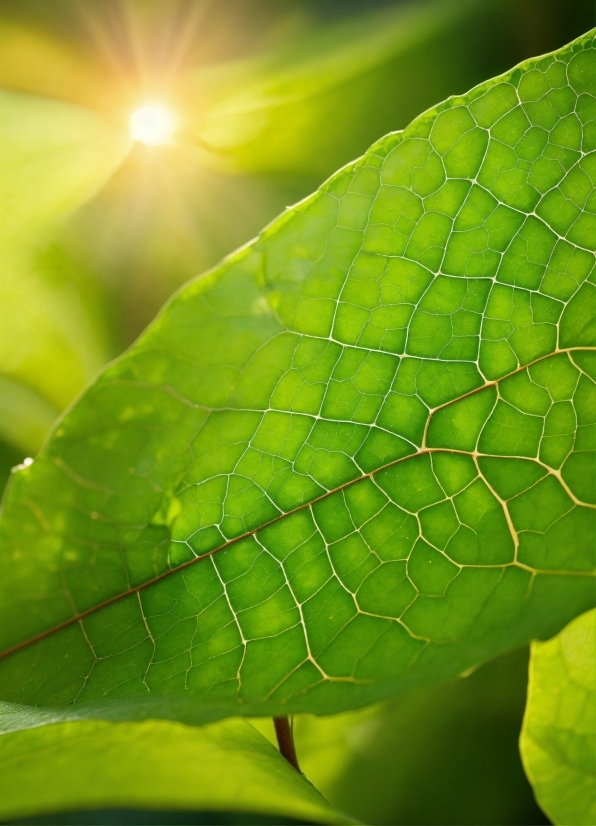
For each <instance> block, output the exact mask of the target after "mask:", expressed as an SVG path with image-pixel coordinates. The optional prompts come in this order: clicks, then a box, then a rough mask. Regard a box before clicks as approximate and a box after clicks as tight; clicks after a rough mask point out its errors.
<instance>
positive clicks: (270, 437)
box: [0, 33, 596, 714]
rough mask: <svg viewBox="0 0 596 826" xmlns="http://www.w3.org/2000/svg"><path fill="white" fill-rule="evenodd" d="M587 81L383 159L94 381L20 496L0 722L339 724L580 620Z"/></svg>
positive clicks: (582, 69) (577, 77)
mask: <svg viewBox="0 0 596 826" xmlns="http://www.w3.org/2000/svg"><path fill="white" fill-rule="evenodd" d="M595 56H596V49H595V48H594V34H593V33H589V34H587V35H585V36H583V37H582V38H580V39H579V40H577V41H575V42H574V43H572V44H571V45H570V46H568V47H566V48H564V49H562V50H560V51H559V52H557V53H555V54H554V55H552V56H547V57H546V58H540V59H537V60H532V61H528V62H527V63H525V64H522V66H520V67H518V68H516V69H514V70H513V71H512V72H510V73H509V74H507V75H504V76H503V77H501V78H497V79H495V80H492V81H489V82H488V83H485V84H483V85H482V86H480V87H477V88H476V89H474V90H473V91H472V92H470V93H469V94H467V95H466V96H464V97H461V98H451V99H450V100H448V101H447V102H446V103H444V104H442V105H441V106H439V107H438V108H437V109H435V110H431V111H430V112H428V113H426V114H424V115H422V116H421V117H420V118H418V119H417V120H416V121H414V122H413V123H412V125H411V126H410V127H409V128H408V129H406V130H405V131H404V132H403V133H399V134H393V135H389V136H387V137H386V138H383V139H382V140H381V141H379V142H378V143H377V144H375V145H374V146H373V147H372V149H371V150H370V151H369V152H368V153H367V154H366V155H365V156H364V157H363V158H361V159H360V160H359V161H357V162H355V163H354V164H352V165H350V166H348V167H346V168H344V169H343V170H341V171H340V172H339V173H338V174H337V175H336V176H335V177H333V178H332V179H331V180H330V181H328V182H327V183H326V184H325V185H324V186H323V187H322V188H321V190H319V192H317V193H315V195H313V196H312V197H311V198H309V199H307V200H305V201H303V202H302V203H300V204H298V205H297V206H296V207H295V208H293V209H292V210H289V211H288V212H286V213H285V214H284V215H283V216H282V217H281V218H280V219H279V220H277V221H276V222H275V223H274V224H272V225H271V226H270V227H268V228H267V229H266V230H265V231H264V232H263V233H262V234H261V236H260V237H259V238H258V239H257V240H256V241H255V242H254V243H252V244H251V245H249V246H247V247H245V248H244V249H243V250H241V251H240V252H238V253H237V254H236V255H234V256H232V257H231V258H229V259H228V260H227V261H225V262H224V263H223V264H222V265H221V266H220V267H219V268H217V269H216V270H214V271H213V272H211V273H210V274H208V275H206V276H204V277H203V278H201V279H198V280H197V281H195V282H194V283H191V284H190V285H189V286H188V287H186V288H185V289H184V290H183V291H182V292H181V293H180V294H179V295H178V296H177V297H176V298H175V299H174V300H173V301H172V303H171V304H169V305H168V306H167V307H166V308H165V309H164V311H163V312H162V313H161V315H160V316H159V317H158V319H157V321H156V322H155V323H154V324H153V325H152V326H151V327H150V328H149V329H148V330H147V332H146V333H145V334H144V335H143V336H142V337H141V339H140V340H139V341H138V342H137V344H136V345H135V346H134V347H133V348H131V350H130V351H129V352H128V353H127V354H126V355H125V356H123V357H122V358H121V359H120V360H119V361H117V362H116V363H114V364H113V365H112V366H110V367H109V368H108V369H107V370H106V371H105V372H104V373H103V375H102V376H101V377H100V378H99V379H98V380H97V381H96V382H95V384H94V385H93V386H92V387H91V388H90V389H89V390H88V391H87V393H86V394H85V395H84V396H83V397H82V398H81V399H80V400H79V402H78V403H77V404H76V405H75V406H74V407H73V408H72V410H71V411H70V412H69V413H68V415H67V416H66V417H65V418H64V419H63V421H62V422H61V423H60V425H59V427H58V428H57V430H56V431H55V433H54V435H53V438H52V439H51V440H50V442H49V443H48V444H47V445H46V447H45V448H44V450H43V451H42V453H41V454H40V456H39V458H38V459H37V460H36V461H35V462H34V463H33V464H31V465H29V466H28V467H26V468H24V469H23V470H21V471H19V472H18V473H16V474H14V475H13V478H12V482H11V486H10V490H9V494H8V497H7V499H6V502H5V507H4V512H3V517H2V523H1V527H0V530H1V539H2V554H1V556H0V566H1V577H0V582H1V586H0V587H1V588H2V596H1V600H0V628H1V632H0V633H1V634H2V639H1V645H2V650H3V651H4V655H3V659H2V662H1V664H0V683H1V686H2V687H1V691H2V699H5V700H7V701H11V702H18V703H29V704H46V705H54V706H59V705H61V704H66V703H75V702H76V703H91V702H99V701H105V700H107V699H109V698H117V697H120V698H127V697H128V698H135V697H138V698H140V699H141V700H142V699H143V698H149V699H150V700H151V701H152V702H153V701H156V700H159V699H160V698H162V697H164V698H165V697H168V696H173V697H175V698H179V700H180V702H181V703H182V704H184V703H185V702H187V703H191V702H192V698H193V696H196V697H204V698H206V699H207V700H208V701H210V702H218V703H225V702H228V703H229V704H230V705H229V708H230V713H242V712H243V711H244V709H245V708H246V707H247V706H248V705H250V706H251V708H252V709H253V711H252V713H253V714H254V708H255V707H256V708H259V707H260V708H261V710H262V712H261V713H270V711H271V709H272V708H275V707H277V708H278V709H286V710H290V711H301V710H302V711H314V712H317V713H329V712H332V711H338V710H341V709H347V708H351V707H355V706H358V705H364V704H366V703H370V702H373V701H375V700H379V699H382V698H383V697H386V696H389V695H390V694H393V693H395V692H399V691H403V690H405V689H407V688H409V687H412V686H414V685H418V684H423V683H429V682H434V681H437V680H439V679H444V678H448V677H453V676H456V675H458V674H460V673H462V672H463V671H465V670H467V669H468V668H470V667H471V666H473V665H475V664H477V663H479V662H481V661H483V660H485V659H487V658H489V657H493V656H495V655H496V654H498V653H499V652H502V651H505V650H507V649H510V648H512V647H515V646H517V645H520V644H522V643H524V642H526V641H527V640H529V639H531V638H534V637H548V636H550V635H553V634H554V633H557V632H558V631H559V630H560V629H561V627H563V626H564V625H565V624H566V623H567V622H568V621H569V620H570V619H572V618H573V617H574V616H575V615H577V614H578V613H581V612H582V611H585V610H587V609H588V608H590V607H592V606H593V604H594V567H595V566H594V550H595V545H596V543H595V542H594V486H593V481H592V480H593V470H592V468H593V464H590V463H591V462H592V463H593V453H592V452H591V451H592V450H593V444H592V442H591V433H592V427H593V422H594V413H593V411H594V398H595V393H596V383H595V381H594V377H595V376H596V365H595V359H596V356H595V353H594V349H595V343H596V342H595V340H594V336H595V333H596V325H595V323H594V320H593V318H594V316H593V313H594V306H595V305H594V301H593V293H594V292H595V291H596V287H595V286H594V279H595V269H594V250H595V249H596V235H594V231H593V230H594V184H595V182H596V152H595V151H594V150H595V149H596V133H595V131H594V129H593V118H594V108H593V105H594V96H593V92H594V89H593V84H592V77H593V71H594V60H595ZM185 698H186V699H185Z"/></svg>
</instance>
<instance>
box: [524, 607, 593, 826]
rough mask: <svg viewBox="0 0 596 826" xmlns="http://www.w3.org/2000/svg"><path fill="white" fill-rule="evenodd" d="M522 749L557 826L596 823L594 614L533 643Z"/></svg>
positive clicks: (540, 797)
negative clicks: (548, 637) (545, 640)
mask: <svg viewBox="0 0 596 826" xmlns="http://www.w3.org/2000/svg"><path fill="white" fill-rule="evenodd" d="M520 746H521V753H522V758H523V761H524V766H525V769H526V772H527V774H528V777H529V778H530V781H531V782H532V785H533V786H534V792H535V794H536V799H537V800H538V802H539V804H540V805H541V806H542V808H543V809H544V811H545V812H546V814H547V815H548V816H549V818H550V819H551V820H552V821H553V823H560V824H575V823H578V824H590V823H594V819H595V818H596V611H594V610H592V611H588V612H587V613H585V614H582V616H580V617H578V618H577V619H575V620H573V622H571V623H570V624H569V625H568V626H567V627H566V628H565V629H564V630H563V631H562V632H561V633H560V634H559V635H558V636H556V637H554V638H553V639H552V640H549V641H548V642H535V643H533V645H532V658H531V662H530V683H529V689H528V703H527V707H526V714H525V718H524V726H523V730H522V735H521V741H520Z"/></svg>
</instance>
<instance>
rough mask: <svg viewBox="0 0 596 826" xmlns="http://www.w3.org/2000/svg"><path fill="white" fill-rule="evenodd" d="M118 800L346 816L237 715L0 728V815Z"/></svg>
mask: <svg viewBox="0 0 596 826" xmlns="http://www.w3.org/2000/svg"><path fill="white" fill-rule="evenodd" d="M1 720H2V709H1V707H0V725H1ZM49 765H51V781H49V780H48V766H49ZM124 807H126V808H128V807H131V808H143V809H153V808H156V809H178V810H207V811H236V812H255V813H257V814H272V815H282V816H286V817H293V818H296V819H297V820H307V821H313V822H316V823H350V822H354V821H352V820H351V819H350V818H347V817H346V816H344V815H342V814H340V813H339V812H337V811H336V810H334V809H333V808H332V807H331V806H330V805H329V804H328V803H327V801H326V800H325V799H324V798H323V797H322V796H321V795H320V794H319V792H317V791H316V789H315V788H314V787H313V786H311V784H310V783H309V782H308V781H307V780H306V779H305V778H304V777H303V776H302V775H300V774H298V772H296V771H295V769H293V768H292V767H291V766H290V765H289V764H288V763H287V762H286V760H285V759H284V758H283V757H282V756H281V755H280V754H279V752H278V751H277V750H276V749H275V748H274V747H273V746H272V745H271V744H270V743H269V742H268V741H267V740H266V739H265V738H264V737H263V736H262V735H260V734H258V732H256V731H255V730H254V729H253V728H252V727H251V726H250V725H249V724H248V723H246V722H244V721H243V720H227V721H225V722H222V723H216V724H213V725H210V726H204V727H201V728H193V727H189V726H184V725H182V724H180V723H166V722H163V721H155V720H152V721H149V722H146V723H107V722H82V723H62V724H59V725H50V726H43V727H41V728H34V729H30V730H25V731H19V732H14V733H11V734H3V735H1V736H0V818H1V819H2V821H4V820H8V819H10V820H12V819H13V818H18V817H32V816H35V815H41V814H47V813H51V812H64V811H73V810H74V811H76V810H81V809H104V808H124Z"/></svg>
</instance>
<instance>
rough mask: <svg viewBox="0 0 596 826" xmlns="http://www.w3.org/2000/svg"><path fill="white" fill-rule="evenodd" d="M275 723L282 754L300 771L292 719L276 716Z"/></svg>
mask: <svg viewBox="0 0 596 826" xmlns="http://www.w3.org/2000/svg"><path fill="white" fill-rule="evenodd" d="M273 725H274V726H275V733H276V735H277V742H278V744H279V751H280V754H282V755H283V756H284V757H285V758H286V760H287V761H288V763H290V764H291V765H292V766H294V768H295V769H296V771H297V772H299V771H300V766H299V765H298V758H297V757H296V746H295V745H294V735H293V734H292V728H291V726H290V721H289V720H288V718H287V717H274V718H273Z"/></svg>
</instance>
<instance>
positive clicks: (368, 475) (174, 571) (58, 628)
mask: <svg viewBox="0 0 596 826" xmlns="http://www.w3.org/2000/svg"><path fill="white" fill-rule="evenodd" d="M586 350H588V351H594V350H596V347H567V348H563V349H557V350H554V351H553V352H552V353H547V354H546V355H544V356H540V357H539V358H537V359H534V361H531V362H529V363H528V364H524V365H523V366H521V367H518V368H516V369H515V370H512V371H511V372H510V373H507V374H506V375H504V376H501V377H500V378H498V379H494V380H489V381H485V383H484V384H482V385H481V386H479V387H476V388H474V389H473V390H469V391H468V392H467V393H462V395H461V396H457V397H456V398H455V399H451V400H450V401H448V402H445V403H444V404H441V405H437V407H434V408H432V410H429V414H428V416H427V421H426V424H425V430H424V441H423V445H422V446H421V447H420V448H419V449H418V450H416V451H415V452H414V453H410V454H408V455H407V456H402V457H400V458H399V459H394V460H393V461H391V462H387V463H386V464H384V465H381V466H380V467H378V468H375V470H371V471H369V472H368V473H364V474H362V475H361V476H358V477H357V478H355V479H350V480H349V481H347V482H344V484H342V485H338V486H337V487H336V488H333V489H332V490H328V491H326V492H325V493H322V494H321V495H320V496H317V497H315V498H314V499H311V500H309V501H308V502H303V503H302V504H301V505H298V506H297V507H296V508H293V509H292V510H289V511H284V512H283V513H280V514H279V515H278V516H275V517H274V518H273V519H270V520H269V521H268V522H264V523H263V524H262V525H258V526H257V527H255V528H252V529H251V530H250V531H245V533H243V534H240V536H236V537H233V538H232V539H229V540H228V541H227V542H225V543H224V544H223V545H219V546H218V547H217V548H213V550H211V551H208V552H207V553H204V554H201V555H200V556H197V557H195V558H194V559H190V560H188V561H187V562H183V563H182V564H181V565H177V566H176V567H174V568H170V570H168V571H164V572H163V573H161V574H159V575H158V576H156V577H153V578H152V579H149V580H147V581H146V582H142V583H140V584H139V585H135V586H134V587H133V588H129V589H128V590H127V591H122V592H121V593H119V594H115V595H114V596H113V597H110V598H109V599H106V600H104V601H103V602H100V603H98V604H97V605H94V606H92V607H91V608H88V609H86V610H85V611H81V612H80V613H78V614H76V615H75V616H73V617H69V618H68V619H67V620H64V621H63V622H61V623H58V624H57V625H54V626H52V627H51V628H48V629H46V630H45V631H41V632H40V633H39V634H35V635H34V636H32V637H30V638H29V639H27V640H23V641H22V642H20V643H17V644H16V645H13V646H11V647H10V648H7V649H6V650H5V651H0V660H3V659H6V658H7V657H9V656H11V655H12V654H16V653H17V652H18V651H21V650H23V649H24V648H28V647H29V646H31V645H34V644H35V643H36V642H40V641H41V640H44V639H46V638H47V637H50V636H52V635H53V634H56V633H58V632H59V631H62V630H63V629H65V628H68V627H70V626H71V625H75V624H76V623H78V622H82V621H83V620H84V619H86V618H87V617H88V616H90V615H91V614H94V613H96V612H97V611H100V610H102V609H103V608H107V607H108V606H109V605H113V604H114V603H115V602H118V601H119V600H121V599H125V598H126V597H129V596H132V595H133V594H136V593H139V592H140V591H143V590H144V589H145V588H150V587H151V586H152V585H156V584H157V583H158V582H161V581H162V580H164V579H167V578H168V577H170V576H172V575H173V574H177V573H179V572H180V571H183V570H184V569H186V568H188V567H190V566H191V565H195V564H196V563H197V562H201V561H202V560H204V559H208V558H209V557H210V556H213V555H214V554H216V553H219V551H223V550H226V549H227V548H229V547H231V546H232V545H235V544H236V543H238V542H241V541H242V540H243V539H247V538H248V537H250V536H254V534H256V533H258V532H259V531H262V530H264V529H265V528H267V527H269V526H270V525H274V524H275V523H277V522H280V521H281V520H282V519H285V518H287V517H289V516H293V515H294V514H296V513H299V512H300V511H303V510H306V509H307V508H310V507H312V506H313V505H316V504H317V503H318V502H321V501H322V500H324V499H328V498H329V497H330V496H333V495H334V494H336V493H339V492H340V491H342V490H345V489H346V488H349V487H351V486H352V485H356V484H358V483H359V482H362V481H364V480H365V479H369V478H371V477H372V476H375V475H376V474H377V473H381V472H382V471H384V470H387V469H389V468H391V467H395V466H396V465H398V464H401V463H402V462H407V461H408V460H410V459H415V458H416V457H418V456H421V455H425V454H428V453H462V454H466V455H468V454H469V451H465V450H455V449H451V448H442V447H431V448H429V447H427V446H426V436H427V432H428V425H429V423H430V420H431V419H432V417H433V415H434V414H435V413H436V412H437V411H438V410H442V409H444V408H446V407H449V406H450V405H452V404H456V403H458V402H460V401H461V400H462V399H466V398H468V397H470V396H472V395H474V394H476V393H480V392H481V391H483V390H486V389H487V388H489V387H495V386H497V385H498V384H500V382H502V381H505V380H506V379H508V378H511V376H514V375H516V374H517V373H520V372H522V371H523V370H527V369H529V368H530V367H532V366H533V365H534V364H538V363H540V362H542V361H546V360H547V359H549V358H554V357H555V356H558V355H562V354H570V353H573V352H578V351H586Z"/></svg>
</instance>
